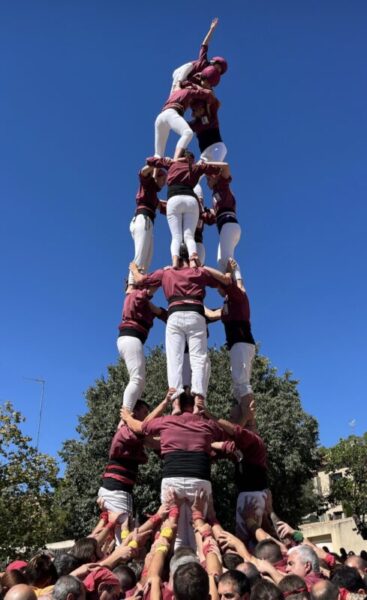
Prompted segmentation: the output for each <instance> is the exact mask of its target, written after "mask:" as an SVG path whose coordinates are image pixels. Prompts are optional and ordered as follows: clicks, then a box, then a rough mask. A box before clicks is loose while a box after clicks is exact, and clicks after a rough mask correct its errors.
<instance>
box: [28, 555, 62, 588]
mask: <svg viewBox="0 0 367 600" xmlns="http://www.w3.org/2000/svg"><path fill="white" fill-rule="evenodd" d="M26 575H27V577H28V582H29V583H30V584H31V585H33V586H34V587H35V588H41V589H43V588H46V587H48V586H50V585H53V584H54V583H55V581H56V580H57V572H56V569H55V565H54V563H53V559H52V557H51V555H50V554H47V553H46V552H40V553H39V554H36V555H35V556H33V558H31V560H30V561H29V563H28V565H27V568H26Z"/></svg>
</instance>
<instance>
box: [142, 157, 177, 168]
mask: <svg viewBox="0 0 367 600" xmlns="http://www.w3.org/2000/svg"><path fill="white" fill-rule="evenodd" d="M171 163H172V160H171V159H170V158H159V157H158V156H149V158H147V165H148V166H149V167H157V168H158V169H169V167H170V166H171Z"/></svg>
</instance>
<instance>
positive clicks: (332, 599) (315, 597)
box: [311, 579, 339, 600]
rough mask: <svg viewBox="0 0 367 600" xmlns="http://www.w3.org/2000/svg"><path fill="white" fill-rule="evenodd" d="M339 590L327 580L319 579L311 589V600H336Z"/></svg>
mask: <svg viewBox="0 0 367 600" xmlns="http://www.w3.org/2000/svg"><path fill="white" fill-rule="evenodd" d="M338 597H339V588H338V586H337V585H335V583H333V582H332V581H329V580H328V579H321V580H320V581H318V582H317V583H316V584H314V585H313V586H312V588H311V598H312V600H338Z"/></svg>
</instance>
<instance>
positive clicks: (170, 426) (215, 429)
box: [142, 412, 229, 456]
mask: <svg viewBox="0 0 367 600" xmlns="http://www.w3.org/2000/svg"><path fill="white" fill-rule="evenodd" d="M142 431H143V433H145V435H160V437H161V453H162V455H164V454H167V453H169V452H175V451H177V450H185V451H189V452H205V453H206V454H208V456H210V455H211V451H212V448H211V444H212V442H221V441H223V440H227V439H229V436H228V435H227V434H226V433H224V431H223V430H222V429H221V428H220V427H219V426H218V425H217V423H216V422H215V421H212V420H210V419H206V418H205V417H202V416H201V415H193V414H192V413H189V412H184V413H183V414H181V415H168V416H166V417H158V418H156V419H152V420H151V421H149V422H148V423H145V424H143V428H142Z"/></svg>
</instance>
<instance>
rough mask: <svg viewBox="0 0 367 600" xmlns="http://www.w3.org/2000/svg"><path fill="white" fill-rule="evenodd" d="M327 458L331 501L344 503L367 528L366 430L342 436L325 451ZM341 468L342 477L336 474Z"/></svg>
mask: <svg viewBox="0 0 367 600" xmlns="http://www.w3.org/2000/svg"><path fill="white" fill-rule="evenodd" d="M324 460H325V462H326V465H325V470H326V472H327V473H329V474H330V475H331V478H330V479H331V487H330V496H329V501H330V502H332V503H335V504H342V505H343V509H344V511H345V513H346V514H347V516H351V515H356V516H357V518H358V520H359V521H360V522H361V524H362V526H364V527H365V528H367V433H365V434H364V435H363V436H361V437H358V436H356V435H351V436H349V437H348V438H346V439H341V440H340V441H339V442H338V443H337V444H336V445H335V446H334V447H333V448H329V449H328V450H326V451H325V456H324ZM340 469H343V472H342V474H343V476H342V477H335V476H334V477H333V475H334V474H335V473H336V472H337V471H339V470H340ZM339 472H340V471H339Z"/></svg>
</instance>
